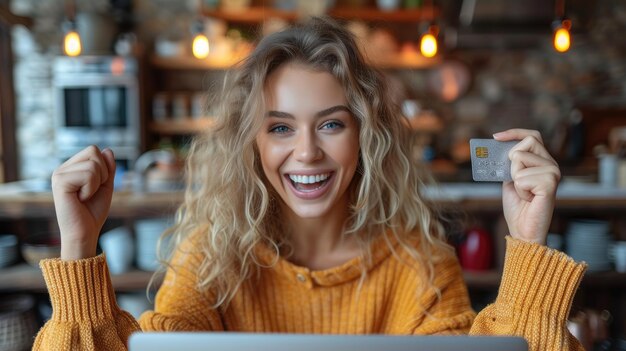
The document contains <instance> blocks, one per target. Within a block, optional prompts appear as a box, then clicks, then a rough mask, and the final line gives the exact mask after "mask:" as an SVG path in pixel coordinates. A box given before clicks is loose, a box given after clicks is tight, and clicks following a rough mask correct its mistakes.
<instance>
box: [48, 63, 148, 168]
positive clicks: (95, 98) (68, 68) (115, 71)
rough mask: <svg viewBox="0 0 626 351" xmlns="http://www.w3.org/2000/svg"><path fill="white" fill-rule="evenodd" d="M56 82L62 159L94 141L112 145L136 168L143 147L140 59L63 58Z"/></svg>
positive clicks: (58, 142)
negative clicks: (139, 87) (140, 105)
mask: <svg viewBox="0 0 626 351" xmlns="http://www.w3.org/2000/svg"><path fill="white" fill-rule="evenodd" d="M53 85H54V90H55V95H56V97H55V100H56V118H55V120H56V136H55V141H56V148H57V153H58V155H59V158H60V159H67V158H69V157H70V156H72V155H73V154H75V153H76V152H78V151H80V150H81V149H83V148H85V147H86V146H88V145H92V144H95V145H98V146H100V147H110V148H111V149H113V151H114V152H115V154H116V158H118V159H124V160H126V161H127V164H128V166H129V167H131V166H132V164H133V163H134V161H135V160H136V159H137V157H138V156H139V152H140V147H141V140H140V137H141V133H140V129H139V123H140V120H139V92H138V91H139V89H138V67H137V61H136V60H135V59H133V58H128V57H118V56H79V57H58V58H56V59H55V62H54V65H53Z"/></svg>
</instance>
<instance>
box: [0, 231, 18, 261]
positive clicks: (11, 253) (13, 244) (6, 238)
mask: <svg viewBox="0 0 626 351" xmlns="http://www.w3.org/2000/svg"><path fill="white" fill-rule="evenodd" d="M18 251H19V250H18V246H17V237H16V236H15V235H6V234H5V235H0V268H2V267H7V266H9V265H11V264H12V263H13V262H15V260H16V259H17V255H18Z"/></svg>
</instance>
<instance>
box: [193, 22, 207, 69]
mask: <svg viewBox="0 0 626 351" xmlns="http://www.w3.org/2000/svg"><path fill="white" fill-rule="evenodd" d="M191 32H192V34H193V35H194V37H193V41H192V43H191V52H192V53H193V56H194V57H195V58H197V59H205V58H207V57H208V56H209V49H210V47H209V39H208V38H207V37H206V35H204V22H203V18H198V19H197V20H196V21H195V22H194V24H193V25H192V29H191Z"/></svg>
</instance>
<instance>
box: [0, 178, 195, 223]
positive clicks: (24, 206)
mask: <svg viewBox="0 0 626 351" xmlns="http://www.w3.org/2000/svg"><path fill="white" fill-rule="evenodd" d="M11 188H13V189H11ZM183 197H184V195H183V193H182V192H160V193H158V192H149V193H148V192H144V193H138V192H132V191H116V192H115V193H113V199H112V201H111V210H110V212H109V218H115V219H124V218H157V217H163V216H168V215H171V214H172V213H174V212H175V211H176V209H177V208H178V206H179V205H180V204H181V203H182V201H183ZM0 218H11V219H16V218H19V219H24V218H54V202H53V200H52V193H51V192H29V191H27V190H24V189H20V188H19V187H18V186H17V184H15V183H9V184H3V185H2V190H1V191H0Z"/></svg>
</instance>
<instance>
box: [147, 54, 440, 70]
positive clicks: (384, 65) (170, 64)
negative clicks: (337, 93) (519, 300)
mask: <svg viewBox="0 0 626 351" xmlns="http://www.w3.org/2000/svg"><path fill="white" fill-rule="evenodd" d="M243 58H244V57H235V58H230V59H224V60H215V59H204V60H201V59H197V58H195V57H160V56H153V57H152V66H153V67H154V68H158V69H168V70H227V69H229V68H231V67H233V66H235V65H236V64H237V63H238V62H240V60H241V59H243ZM366 60H367V61H368V62H369V63H370V64H371V65H373V66H374V67H377V68H380V69H425V68H431V67H435V66H437V65H439V64H441V58H440V57H434V58H426V57H423V56H421V55H410V56H408V55H401V54H400V53H398V54H397V55H395V56H389V57H369V58H366Z"/></svg>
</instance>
